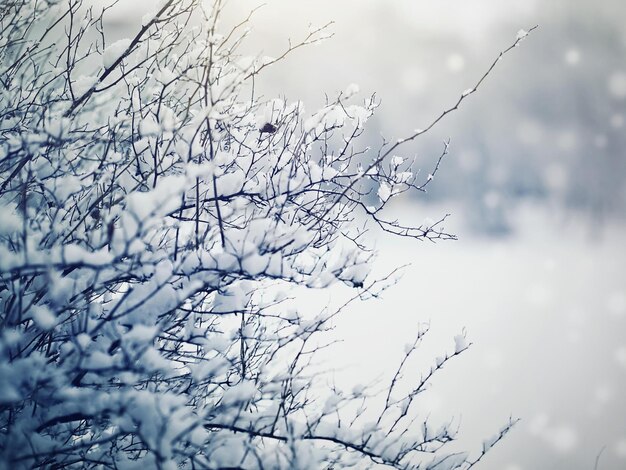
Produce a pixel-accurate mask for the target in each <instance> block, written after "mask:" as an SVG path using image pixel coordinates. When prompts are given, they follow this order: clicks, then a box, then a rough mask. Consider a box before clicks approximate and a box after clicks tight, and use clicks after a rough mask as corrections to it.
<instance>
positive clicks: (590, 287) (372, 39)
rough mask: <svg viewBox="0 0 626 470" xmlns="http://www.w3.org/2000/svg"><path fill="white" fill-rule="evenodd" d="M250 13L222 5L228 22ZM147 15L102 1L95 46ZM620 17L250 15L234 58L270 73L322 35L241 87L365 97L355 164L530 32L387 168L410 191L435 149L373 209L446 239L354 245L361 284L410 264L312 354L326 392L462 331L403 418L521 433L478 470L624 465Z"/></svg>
mask: <svg viewBox="0 0 626 470" xmlns="http://www.w3.org/2000/svg"><path fill="white" fill-rule="evenodd" d="M258 3H259V2H254V1H248V0H246V1H244V0H239V1H233V2H231V5H230V7H229V14H230V15H232V17H233V18H238V17H239V18H240V17H242V16H243V15H244V14H247V12H248V11H249V10H250V9H251V8H253V7H254V6H256V5H258ZM150 7H151V2H137V1H132V0H121V1H120V3H119V4H118V5H117V6H116V7H115V8H114V9H113V10H111V12H110V14H109V17H108V25H107V28H108V29H109V31H110V32H111V39H115V36H120V37H121V36H127V35H129V34H131V32H132V31H135V30H136V29H137V28H138V27H139V25H140V22H141V16H142V14H143V13H144V12H145V11H146V10H148V9H150ZM624 18H626V3H624V1H623V0H600V1H595V2H592V1H590V0H549V1H538V0H524V1H523V2H521V1H511V0H471V1H468V0H369V1H367V2H364V1H362V0H342V1H341V2H337V1H332V0H316V1H312V0H296V1H294V0H270V1H268V2H267V3H266V5H265V6H264V7H263V8H261V9H260V10H259V11H258V12H257V13H256V14H255V16H254V17H253V19H252V23H251V24H252V27H253V28H254V32H253V36H252V37H253V40H252V41H251V42H250V44H249V47H250V51H251V52H254V53H255V54H261V55H268V56H273V57H276V56H279V55H280V53H281V51H283V50H284V48H285V47H286V46H287V40H288V38H291V39H292V40H294V41H297V40H298V39H301V38H303V37H304V36H305V35H306V33H307V31H308V28H309V24H313V25H321V24H325V23H326V22H328V21H334V22H335V23H334V25H333V26H332V31H333V32H334V37H333V38H332V39H330V40H328V41H325V42H323V43H322V44H319V45H316V46H312V47H309V48H305V49H303V50H299V51H297V52H295V53H294V54H293V55H292V56H290V58H289V59H288V60H287V61H285V62H282V63H281V64H278V65H275V66H273V67H271V68H270V69H268V70H267V72H266V74H265V75H263V78H262V80H261V81H260V82H259V83H257V86H258V89H259V91H260V93H262V94H263V95H264V96H265V97H267V98H270V97H275V96H280V97H284V98H287V99H288V100H302V101H304V103H305V106H306V108H307V109H308V110H309V111H312V110H314V109H316V108H317V107H319V106H321V105H322V104H323V103H324V100H325V94H328V95H329V96H334V95H336V94H337V93H338V92H340V91H341V90H344V89H345V88H346V86H347V85H348V84H350V83H352V82H355V83H358V84H359V85H360V88H361V93H362V94H363V95H364V96H367V95H368V94H371V93H374V92H376V94H377V96H378V98H380V99H381V101H382V105H381V107H380V108H379V110H378V112H377V114H376V116H375V118H374V119H373V120H372V121H370V123H369V126H370V128H369V129H370V130H369V134H368V137H367V139H369V140H370V141H371V142H369V144H370V145H372V147H374V146H376V145H377V144H380V142H381V138H380V135H381V134H382V135H384V136H385V137H386V138H387V139H388V140H392V139H396V138H399V137H403V136H406V135H408V134H409V133H410V132H411V131H412V130H413V129H415V128H423V127H426V125H427V124H428V123H429V122H430V121H432V120H433V118H434V117H436V116H437V115H438V114H440V112H441V111H442V110H443V109H444V108H446V107H448V106H450V105H452V104H454V102H455V100H456V99H457V98H458V96H459V95H460V93H461V92H462V91H463V90H465V89H467V88H470V87H471V86H473V85H474V84H475V82H476V80H477V79H478V78H479V77H480V76H481V75H482V74H483V73H484V71H486V70H487V68H488V67H489V65H490V64H491V62H492V61H493V59H494V58H495V57H497V55H498V53H499V52H500V51H501V50H503V49H505V48H506V47H508V46H509V45H510V44H512V43H513V42H514V40H515V37H516V34H517V32H518V30H520V29H522V28H524V29H529V28H530V27H532V26H534V25H536V24H538V25H539V29H537V30H536V31H534V32H533V33H532V34H531V35H530V36H529V37H528V38H527V39H526V40H524V41H523V42H522V44H521V45H520V47H518V48H517V49H516V50H514V51H512V52H511V53H510V54H508V55H507V56H506V57H505V59H504V60H503V61H501V62H500V63H499V64H498V66H497V67H496V69H495V70H494V72H493V73H492V74H491V75H490V76H489V77H488V79H487V81H486V82H485V83H484V84H483V86H482V87H481V88H480V89H479V91H478V93H476V94H474V95H472V96H470V97H469V98H468V100H466V101H465V102H464V103H463V106H462V107H461V109H460V110H459V111H457V112H455V113H453V114H451V115H450V116H448V117H447V118H446V119H445V120H444V121H442V122H441V123H440V124H438V125H437V127H435V128H434V129H433V130H432V132H430V133H428V134H427V135H425V136H423V137H421V138H420V140H418V141H417V142H416V143H415V145H413V146H412V147H411V148H409V149H407V152H406V154H405V155H404V156H407V157H416V162H417V163H416V164H417V166H418V167H419V168H422V170H423V174H424V175H426V174H428V172H429V171H430V170H431V168H432V166H433V165H434V163H435V161H436V159H437V157H438V155H439V153H440V151H441V147H442V142H443V141H444V140H446V139H447V138H448V137H450V138H451V147H450V155H449V156H448V157H447V158H446V160H445V161H444V163H443V166H442V168H441V170H440V172H439V173H438V174H437V177H436V178H435V181H433V183H432V184H431V185H430V186H429V192H428V194H425V195H422V194H418V195H416V196H414V197H412V198H405V199H403V200H401V201H398V202H397V203H396V204H395V205H394V206H393V207H392V208H391V209H390V210H391V212H395V214H394V215H397V217H398V218H399V219H400V220H402V221H403V222H406V223H416V224H418V225H419V224H420V223H421V222H422V220H424V219H425V218H431V219H434V220H437V219H438V218H439V217H440V216H441V215H443V214H445V213H451V214H452V217H451V219H450V220H449V222H448V224H447V227H446V228H448V229H449V231H452V232H454V233H456V234H457V235H458V236H459V240H458V241H455V242H441V243H437V244H430V243H418V242H414V241H410V240H397V239H389V237H386V236H379V235H380V234H372V235H373V237H374V238H375V243H376V245H377V248H378V250H379V253H380V256H379V260H378V264H377V268H376V269H377V272H378V273H380V274H383V273H386V272H388V271H390V270H391V269H393V268H394V267H397V266H400V265H405V264H407V263H411V264H410V266H408V267H406V268H405V269H404V276H403V277H402V279H401V280H400V281H399V282H398V283H397V285H396V286H394V287H393V288H392V289H390V290H388V291H387V292H386V293H385V295H384V296H383V297H382V298H381V299H379V300H376V301H370V302H367V303H365V304H360V305H356V306H354V307H353V308H352V309H351V310H350V311H348V312H346V314H345V315H344V316H343V317H342V318H341V319H340V320H338V322H337V325H336V330H335V334H336V336H337V338H341V339H342V343H341V344H339V345H338V346H337V347H336V348H334V349H333V351H332V353H331V354H329V358H332V367H336V369H337V372H336V374H335V380H336V381H337V382H338V383H340V384H344V385H346V386H351V385H354V384H355V383H357V382H361V383H366V382H369V381H371V380H374V379H377V378H378V379H382V380H384V379H385V378H387V377H388V376H389V374H390V373H392V372H393V370H392V365H393V364H395V363H396V361H397V360H398V359H400V357H401V355H402V352H403V345H404V344H405V343H407V342H409V341H410V340H411V339H412V338H413V336H414V334H415V332H416V330H417V326H418V324H419V323H423V322H429V323H430V325H431V335H430V339H429V340H428V341H427V342H426V344H425V345H424V350H423V351H422V353H421V354H423V357H425V358H429V357H431V355H432V354H434V353H436V354H440V353H441V352H442V348H444V349H448V350H449V349H450V348H452V347H453V341H452V338H453V335H455V334H458V333H459V332H461V331H466V332H467V335H468V338H469V339H470V340H471V341H472V342H473V346H472V347H471V348H470V350H469V351H467V352H466V353H465V355H464V356H462V357H461V358H459V359H458V360H457V361H455V363H454V364H451V365H450V366H449V367H446V369H445V370H444V371H443V372H442V373H441V374H440V375H439V376H437V377H436V378H435V379H434V380H433V383H432V387H431V389H430V390H429V391H428V392H427V393H426V394H425V396H424V399H423V401H422V405H421V406H423V409H424V410H425V412H428V413H430V414H431V415H432V416H433V417H434V418H435V419H448V418H452V417H453V418H454V419H455V421H454V422H455V423H457V424H459V425H460V431H459V432H460V434H459V435H460V441H461V443H462V444H463V445H464V446H466V447H467V446H470V445H471V446H473V448H476V449H477V448H479V446H480V444H481V442H482V439H484V438H487V437H489V436H490V435H491V434H493V433H494V432H495V431H497V429H498V428H499V427H500V426H501V425H502V424H504V423H505V422H506V421H507V420H508V418H509V416H514V417H518V418H520V419H521V421H520V423H519V424H518V425H517V426H516V428H515V429H514V431H513V432H512V433H511V434H510V435H509V437H508V438H507V439H506V440H505V442H503V443H501V444H500V445H499V446H498V447H497V448H495V449H494V450H493V451H492V452H491V453H490V454H489V455H488V456H487V457H486V458H485V460H484V462H483V464H482V467H481V468H485V469H503V470H530V469H578V468H581V469H594V468H597V469H605V470H609V469H624V468H626V399H625V398H624V397H626V220H625V219H626V218H625V215H626V150H625V144H626V133H625V131H626V27H625V26H624V24H625V23H624ZM329 295H330V296H331V297H332V296H339V295H340V294H338V293H335V292H331V293H330V294H329ZM332 300H333V299H332V298H329V299H328V301H329V302H332ZM303 304H304V302H303Z"/></svg>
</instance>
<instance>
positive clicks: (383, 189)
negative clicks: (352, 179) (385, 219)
mask: <svg viewBox="0 0 626 470" xmlns="http://www.w3.org/2000/svg"><path fill="white" fill-rule="evenodd" d="M377 194H378V197H379V198H380V200H381V201H382V202H386V201H387V200H388V199H389V198H390V197H391V187H390V186H389V185H388V184H387V183H381V184H380V186H379V187H378V191H377Z"/></svg>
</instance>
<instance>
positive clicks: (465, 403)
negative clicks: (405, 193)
mask: <svg viewBox="0 0 626 470" xmlns="http://www.w3.org/2000/svg"><path fill="white" fill-rule="evenodd" d="M411 211H412V212H413V213H415V217H418V216H417V214H418V213H419V214H420V216H419V217H418V220H421V218H423V216H424V215H425V213H427V212H428V214H427V215H432V216H436V215H437V214H438V212H437V211H436V210H435V209H433V208H431V207H429V208H414V207H411V208H404V209H403V210H402V211H401V212H402V213H403V215H404V217H405V218H406V217H411ZM431 213H432V214H431ZM456 219H457V221H458V219H459V217H458V216H457V217H456ZM517 220H518V223H517V225H518V227H517V228H518V234H517V235H514V236H511V237H509V238H501V239H489V238H480V237H472V236H470V235H467V230H466V229H464V228H463V226H462V224H461V223H458V222H457V224H452V225H457V226H456V227H454V230H455V232H456V233H457V234H459V235H460V240H459V241H456V242H441V243H438V244H430V243H415V242H413V243H411V242H410V241H399V240H397V239H390V238H388V237H384V238H381V239H380V241H379V243H378V248H379V251H380V256H379V259H378V264H377V270H378V271H379V272H381V273H382V272H385V271H388V270H390V269H392V268H394V267H396V266H399V265H401V264H405V263H407V262H410V263H412V265H411V266H410V267H408V268H407V269H406V271H405V275H404V277H403V278H402V279H401V280H400V282H399V283H398V284H397V285H396V286H394V287H393V288H391V289H390V290H388V291H387V292H386V293H385V295H384V298H383V299H381V300H375V301H370V302H367V303H365V304H359V305H355V306H354V307H353V308H352V309H351V310H350V311H349V312H346V314H345V315H343V316H342V317H341V319H340V320H339V321H338V322H337V329H336V333H337V337H338V338H341V339H343V340H344V341H343V343H341V344H340V345H338V346H336V347H335V348H334V349H333V351H332V355H331V356H329V357H332V367H336V368H337V370H338V372H337V373H336V380H337V382H338V383H339V384H343V385H345V386H351V385H353V384H356V383H362V382H368V381H369V380H372V379H376V378H380V377H383V378H384V377H387V376H388V375H389V374H390V373H391V372H392V368H393V367H392V366H393V365H394V364H395V363H396V362H397V359H399V358H400V356H401V355H402V351H403V348H404V344H406V343H408V342H409V341H411V340H412V338H413V337H414V334H415V332H416V331H417V325H418V324H419V323H421V322H430V325H431V333H430V339H429V340H428V341H427V342H426V344H425V345H424V346H425V347H424V349H423V350H422V353H421V354H422V358H423V359H424V360H429V359H431V358H433V359H434V357H435V355H436V354H441V352H443V350H446V349H447V350H448V351H449V350H453V349H454V342H453V337H454V335H456V334H458V333H459V332H461V331H462V330H463V329H464V328H466V330H467V334H468V338H469V339H470V340H471V341H472V343H473V345H472V347H471V348H470V349H469V350H468V351H466V352H465V354H464V355H463V356H461V357H460V358H457V360H456V361H455V362H454V363H453V364H450V366H449V367H446V368H445V369H444V370H443V371H442V373H441V374H440V375H439V376H437V377H436V378H435V379H434V380H433V382H432V387H431V389H430V390H429V392H427V394H426V395H425V396H424V399H423V400H422V402H421V403H422V406H423V409H424V410H427V411H428V412H431V413H432V415H433V417H434V418H441V419H447V418H451V417H454V418H456V419H457V422H458V420H460V424H461V431H460V432H461V434H460V436H461V440H462V441H463V443H467V444H468V445H473V446H474V448H478V446H479V445H480V443H481V442H482V439H483V438H487V437H489V436H490V435H492V434H493V433H494V432H495V431H497V429H498V428H499V427H500V425H502V424H504V423H505V422H506V421H507V419H508V417H509V416H511V415H512V416H514V417H518V418H521V421H520V422H519V424H518V425H517V426H516V428H515V429H514V431H513V432H512V433H511V434H509V436H508V438H507V439H506V441H505V442H504V443H502V444H500V445H499V446H498V447H497V448H496V449H494V450H493V451H492V453H490V454H489V455H488V457H487V458H486V459H485V461H484V464H483V466H482V467H481V468H484V469H500V470H529V469H555V470H559V469H573V468H588V469H592V468H594V465H595V462H596V458H598V455H600V457H599V461H598V466H597V468H598V469H604V470H609V469H623V468H626V427H625V425H626V400H625V399H624V396H626V394H625V392H626V335H624V332H625V331H626V330H625V327H626V250H625V249H624V240H626V237H625V235H626V227H624V226H612V227H608V226H607V227H604V229H603V230H601V231H600V230H596V229H592V227H591V226H590V224H589V223H588V222H586V223H584V222H582V221H581V220H580V219H578V218H570V219H569V220H554V219H553V218H551V217H549V216H548V215H547V214H546V213H542V212H541V210H537V208H535V209H534V210H527V211H525V212H521V213H520V214H519V217H518V219H517ZM451 228H452V227H451ZM425 363H426V362H425ZM344 366H346V368H344Z"/></svg>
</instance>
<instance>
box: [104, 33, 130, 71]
mask: <svg viewBox="0 0 626 470" xmlns="http://www.w3.org/2000/svg"><path fill="white" fill-rule="evenodd" d="M130 43H131V41H130V39H128V38H125V39H120V40H118V41H115V42H114V43H113V44H111V45H109V46H108V47H107V48H106V49H105V50H104V52H103V54H102V65H104V68H105V69H108V68H111V67H112V66H113V64H115V62H116V61H117V59H119V58H120V57H121V56H122V54H124V53H125V52H126V50H127V49H128V47H129V46H130Z"/></svg>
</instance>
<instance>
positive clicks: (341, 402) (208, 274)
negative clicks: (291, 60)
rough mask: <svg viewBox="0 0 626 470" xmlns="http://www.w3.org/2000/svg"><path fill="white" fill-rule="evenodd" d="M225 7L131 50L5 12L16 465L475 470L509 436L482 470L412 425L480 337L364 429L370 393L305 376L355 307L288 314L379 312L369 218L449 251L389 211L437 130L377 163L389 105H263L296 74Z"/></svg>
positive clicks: (192, 9)
mask: <svg viewBox="0 0 626 470" xmlns="http://www.w3.org/2000/svg"><path fill="white" fill-rule="evenodd" d="M223 8H224V5H223V2H221V1H219V0H217V1H215V2H213V4H209V3H207V2H204V3H198V4H197V2H193V1H189V0H177V1H175V0H166V1H160V2H156V3H155V11H154V13H153V14H151V15H149V16H146V17H144V18H143V20H142V22H141V26H140V28H139V30H138V32H137V33H136V35H135V36H133V37H131V38H129V39H125V40H120V41H116V42H109V41H108V40H107V34H106V31H104V29H103V20H102V15H103V14H106V11H104V12H96V11H94V10H93V9H90V8H87V7H85V6H83V5H82V2H81V1H76V0H70V1H69V3H68V2H67V1H55V0H38V1H35V0H32V1H30V0H12V1H10V2H3V4H2V5H1V6H0V9H1V11H0V14H1V22H0V31H1V33H0V64H1V65H0V90H1V91H0V135H1V137H0V217H1V220H0V276H1V277H0V303H1V306H2V309H1V312H2V313H1V317H0V318H1V322H2V331H1V335H0V436H1V438H0V460H1V461H2V462H4V464H5V465H6V466H7V467H8V468H65V467H76V468H79V467H80V468H115V469H130V468H140V467H141V468H163V469H165V468H167V469H169V468H211V469H217V468H246V469H254V468H259V469H261V468H266V469H274V468H314V469H316V468H345V467H348V466H352V465H361V466H368V465H374V464H383V465H386V466H388V467H392V468H432V469H444V468H457V467H462V468H468V467H469V466H472V465H473V463H474V462H475V461H477V460H479V459H480V458H481V457H482V455H483V454H484V452H485V451H486V450H487V449H488V447H490V446H491V445H493V444H494V443H495V442H497V441H498V440H499V438H500V437H502V436H503V435H504V434H505V433H506V431H507V430H508V429H509V427H510V423H509V424H507V425H506V426H505V428H503V430H502V432H501V434H499V435H497V436H496V438H495V439H491V440H489V441H486V445H485V448H484V449H482V451H479V452H478V455H477V456H474V457H473V458H470V456H469V454H467V453H459V452H449V451H448V448H447V444H448V443H449V442H451V441H452V440H453V438H454V432H453V431H452V430H451V429H449V427H447V426H433V427H431V426H429V425H428V424H427V423H426V422H425V421H416V420H415V418H416V414H415V411H414V404H415V399H416V398H417V396H418V395H419V394H420V392H421V391H423V390H424V388H425V387H426V386H427V383H428V381H429V379H430V378H431V376H432V375H433V374H434V373H435V372H436V371H438V370H439V369H440V368H441V367H443V366H444V364H445V363H446V362H447V361H448V360H449V359H451V358H453V357H455V356H457V355H458V354H460V353H462V352H463V351H464V350H465V349H466V348H467V347H468V343H467V342H466V340H465V338H464V337H458V338H456V339H455V342H454V344H453V345H452V348H451V352H450V353H449V354H448V355H445V356H443V357H441V358H438V359H437V360H436V361H435V362H434V365H433V366H432V368H431V369H429V370H428V371H426V372H425V374H424V375H423V376H421V378H420V377H419V376H418V377H417V380H416V381H415V384H414V385H413V386H411V387H404V388H402V387H399V386H398V384H399V383H400V382H402V381H403V379H402V378H403V376H404V375H407V371H406V370H405V369H406V364H407V362H406V361H407V359H408V358H409V356H411V355H412V354H414V352H415V350H416V347H417V345H418V343H419V341H421V338H422V337H423V335H424V333H425V331H420V332H419V335H418V339H417V341H416V343H415V344H414V345H412V346H410V347H409V348H407V350H406V351H405V352H406V357H405V359H404V360H403V361H402V362H401V365H400V367H399V368H398V371H397V373H396V374H395V376H394V377H393V381H392V382H391V384H390V385H389V386H388V387H386V388H385V389H384V390H383V391H382V398H383V399H382V400H379V402H380V403H382V404H383V406H382V407H381V408H380V409H377V410H373V409H372V408H369V409H368V408H367V406H368V403H369V400H370V399H371V398H372V395H373V392H374V391H373V390H371V389H370V388H367V387H366V388H360V387H357V388H355V389H354V390H353V391H352V392H350V393H347V392H343V393H342V392H340V391H337V390H334V389H332V388H330V389H329V388H328V387H324V386H323V383H324V382H323V380H322V375H320V374H319V373H317V369H316V368H314V367H311V366H310V365H311V362H312V360H313V357H314V356H315V353H316V351H318V350H319V348H320V347H322V346H321V345H322V344H323V342H320V341H319V340H318V339H317V338H318V336H320V334H322V333H323V332H324V331H325V330H327V329H328V327H329V322H330V321H331V319H332V318H333V317H334V316H335V315H336V314H337V313H339V311H340V310H341V309H339V310H337V311H323V312H321V313H320V314H319V315H317V316H313V317H311V316H305V315H301V314H299V313H298V312H297V310H295V309H294V308H293V305H294V302H293V299H291V298H290V295H289V292H290V290H289V289H290V288H291V287H292V286H300V287H306V288H310V289H324V288H327V287H329V286H331V285H333V284H337V283H342V284H345V285H346V286H348V287H349V288H351V289H354V290H355V296H354V300H358V299H360V298H364V297H367V296H368V295H375V294H376V292H377V290H378V289H379V288H380V283H379V282H377V281H376V280H371V279H370V277H371V276H368V274H369V268H370V265H371V262H372V258H373V252H372V251H371V250H370V249H369V248H368V247H367V245H366V244H365V241H364V240H363V233H364V229H363V220H365V219H367V220H369V221H370V223H372V224H374V226H378V227H380V228H382V229H383V230H384V231H385V232H389V233H392V234H396V235H400V236H408V237H413V238H416V239H429V240H434V239H449V238H453V236H452V235H450V234H447V233H446V232H445V231H444V229H443V227H442V226H441V224H442V222H443V219H442V220H440V221H439V222H435V223H432V224H429V225H428V226H419V227H413V226H404V225H402V224H400V223H398V222H395V221H393V220H387V219H386V218H385V217H384V216H383V213H382V209H383V207H384V206H385V205H386V204H387V203H388V202H389V201H390V200H391V199H393V198H394V197H396V196H397V195H398V194H401V193H403V192H405V191H408V190H411V189H413V190H417V191H420V190H422V191H423V190H424V187H425V186H426V185H427V184H428V183H429V182H430V181H431V180H432V176H433V175H434V174H435V172H436V171H437V168H438V166H439V165H437V168H435V169H432V170H431V174H429V176H428V177H427V178H424V179H423V182H419V181H418V180H417V178H416V176H415V175H414V174H413V173H412V172H411V168H410V163H411V162H410V161H409V160H407V159H405V158H402V157H400V156H398V155H397V153H398V152H400V151H401V150H402V148H401V147H402V145H403V144H404V143H405V142H408V141H410V140H412V139H415V138H416V137H417V136H419V135H420V134H421V133H423V132H424V131H415V133H414V134H412V135H410V136H409V137H408V138H406V139H403V140H399V141H397V142H394V143H393V144H384V145H383V146H382V147H381V148H380V149H377V150H376V151H372V150H370V149H368V148H362V147H360V146H359V136H360V135H361V134H362V133H363V132H364V126H365V125H366V122H367V120H368V118H369V117H370V116H371V115H372V113H373V112H374V110H375V108H376V106H377V102H376V100H375V99H374V97H370V98H365V99H364V98H362V97H361V98H359V94H358V89H357V88H356V87H355V86H350V87H348V90H347V91H346V93H345V94H344V93H342V94H340V95H339V96H337V97H336V98H335V99H333V100H329V101H328V103H327V104H326V106H324V108H323V109H321V110H318V111H316V112H313V113H309V114H306V113H305V111H304V109H303V106H302V104H301V103H299V102H291V103H289V102H284V101H281V100H279V99H273V100H263V99H259V98H258V97H257V96H256V95H255V88H254V79H255V77H256V76H257V75H258V74H259V73H261V72H262V71H263V69H264V68H265V67H267V66H269V65H272V64H274V63H275V62H277V61H279V60H281V59H282V58H283V57H284V56H281V57H279V58H278V59H270V58H262V59H258V58H249V57H245V56H243V55H241V54H240V53H239V49H240V46H241V44H242V43H243V42H244V41H245V39H246V37H247V36H248V34H249V32H248V30H247V21H243V22H242V23H240V24H238V25H236V26H234V27H232V28H230V29H229V28H227V29H226V31H221V29H220V28H221V26H220V25H218V19H220V16H221V14H222V10H223ZM220 31H221V32H220ZM326 36H328V33H327V29H326V28H325V27H324V28H320V29H314V30H311V31H310V32H309V33H308V35H307V36H306V37H305V38H304V39H303V40H302V41H300V42H298V43H290V45H289V47H288V49H287V50H286V51H285V54H287V53H289V52H291V51H293V50H295V49H297V48H299V47H300V46H303V45H307V44H312V43H315V42H317V41H319V40H321V39H324V38H325V37H326ZM481 81H482V80H481ZM479 84H480V82H479ZM474 89H475V88H474ZM474 89H472V92H473V90H474ZM465 96H466V94H464V95H463V97H462V98H461V100H462V99H463V98H464V97H465ZM461 100H459V101H461ZM457 105H458V103H457ZM444 114H445V113H444ZM437 121H438V120H437ZM437 121H435V122H437ZM427 130H428V129H427ZM446 151H447V144H446V146H445V149H444V154H445V152H446ZM442 156H443V155H442ZM320 384H322V385H320ZM405 389H406V390H405ZM383 402H384V403H383ZM377 403H378V402H377ZM420 419H421V418H420ZM487 444H488V445H487Z"/></svg>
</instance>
